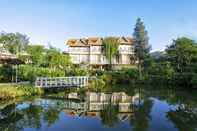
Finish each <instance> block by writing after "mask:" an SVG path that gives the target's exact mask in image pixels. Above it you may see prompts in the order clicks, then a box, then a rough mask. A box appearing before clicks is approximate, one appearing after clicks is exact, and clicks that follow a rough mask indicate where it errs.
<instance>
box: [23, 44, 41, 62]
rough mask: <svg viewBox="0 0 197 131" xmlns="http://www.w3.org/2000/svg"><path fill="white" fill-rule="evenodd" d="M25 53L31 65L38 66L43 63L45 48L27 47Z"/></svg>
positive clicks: (37, 46) (38, 46)
mask: <svg viewBox="0 0 197 131" xmlns="http://www.w3.org/2000/svg"><path fill="white" fill-rule="evenodd" d="M27 53H29V54H30V56H31V58H32V64H33V65H37V66H40V65H42V64H43V63H44V55H45V48H44V46H42V45H28V47H27Z"/></svg>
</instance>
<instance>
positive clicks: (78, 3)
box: [0, 0, 197, 50]
mask: <svg viewBox="0 0 197 131" xmlns="http://www.w3.org/2000/svg"><path fill="white" fill-rule="evenodd" d="M196 12H197V0H1V1H0V31H5V32H21V33H24V34H27V35H28V36H29V37H30V41H31V42H32V43H33V44H44V45H47V43H51V44H52V45H53V46H56V47H58V48H60V49H61V50H65V49H66V46H65V44H64V41H65V40H66V39H69V38H80V37H88V36H102V37H104V36H132V34H133V28H134V25H135V22H136V19H137V18H138V17H141V18H142V20H143V21H144V23H145V26H146V29H147V30H148V33H149V37H150V44H151V45H152V48H153V50H162V49H164V48H165V47H166V45H168V44H170V43H171V41H172V39H175V38H177V37H181V36H187V37H190V38H192V39H196V40H197V15H196Z"/></svg>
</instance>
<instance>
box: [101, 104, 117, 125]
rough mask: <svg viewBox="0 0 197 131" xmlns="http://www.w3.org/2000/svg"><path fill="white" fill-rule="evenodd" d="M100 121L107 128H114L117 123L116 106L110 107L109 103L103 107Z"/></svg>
mask: <svg viewBox="0 0 197 131" xmlns="http://www.w3.org/2000/svg"><path fill="white" fill-rule="evenodd" d="M101 121H102V123H103V124H104V125H106V126H108V127H113V126H115V125H116V124H117V123H118V122H119V119H118V106H115V105H112V104H111V103H110V104H108V105H105V106H104V108H103V110H102V111H101Z"/></svg>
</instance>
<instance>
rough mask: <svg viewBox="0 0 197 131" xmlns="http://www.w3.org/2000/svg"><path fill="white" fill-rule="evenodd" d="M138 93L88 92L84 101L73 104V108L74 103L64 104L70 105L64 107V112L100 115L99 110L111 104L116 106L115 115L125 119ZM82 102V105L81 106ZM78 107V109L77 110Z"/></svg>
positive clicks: (130, 112)
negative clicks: (129, 94)
mask: <svg viewBox="0 0 197 131" xmlns="http://www.w3.org/2000/svg"><path fill="white" fill-rule="evenodd" d="M75 95H76V94H75ZM138 97H139V95H135V96H133V97H131V96H128V95H127V94H125V93H124V92H118V93H95V92H89V93H86V99H85V102H80V103H78V104H77V105H76V104H75V107H76V108H75V109H74V108H73V105H74V104H71V103H70V104H66V105H70V106H71V105H72V107H68V108H67V109H65V110H64V111H65V113H66V114H67V115H71V116H73V115H78V116H81V115H85V116H89V117H100V116H101V112H100V111H101V110H104V108H105V107H106V106H108V105H111V106H112V107H117V109H118V115H117V117H118V118H119V120H127V119H128V118H129V117H131V116H132V115H133V103H134V101H135V99H138ZM82 103H83V105H84V106H83V107H84V109H82V108H79V107H81V105H82ZM79 109H80V110H79Z"/></svg>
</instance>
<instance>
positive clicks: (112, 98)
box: [87, 92, 133, 112]
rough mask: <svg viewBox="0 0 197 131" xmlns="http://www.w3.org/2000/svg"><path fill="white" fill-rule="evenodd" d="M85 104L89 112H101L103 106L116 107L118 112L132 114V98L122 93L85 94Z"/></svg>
mask: <svg viewBox="0 0 197 131" xmlns="http://www.w3.org/2000/svg"><path fill="white" fill-rule="evenodd" d="M87 102H88V103H89V111H99V110H102V109H103V108H104V107H105V105H108V104H112V105H117V106H118V108H119V112H132V108H131V107H132V103H133V101H132V97H131V96H128V95H126V94H125V93H124V92H118V93H95V92H90V93H87Z"/></svg>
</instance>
